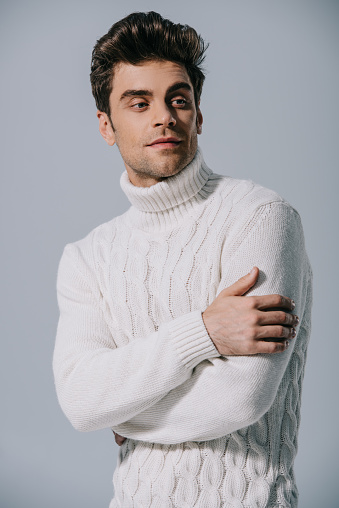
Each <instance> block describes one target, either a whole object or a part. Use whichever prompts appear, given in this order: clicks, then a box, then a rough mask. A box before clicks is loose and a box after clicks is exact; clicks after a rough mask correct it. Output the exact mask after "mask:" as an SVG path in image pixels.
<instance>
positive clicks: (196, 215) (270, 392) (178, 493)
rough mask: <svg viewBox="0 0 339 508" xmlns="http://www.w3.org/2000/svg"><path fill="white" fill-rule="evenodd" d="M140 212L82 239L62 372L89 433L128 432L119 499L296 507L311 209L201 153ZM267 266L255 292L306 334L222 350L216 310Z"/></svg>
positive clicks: (75, 413)
mask: <svg viewBox="0 0 339 508" xmlns="http://www.w3.org/2000/svg"><path fill="white" fill-rule="evenodd" d="M121 186H122V189H123V190H124V192H125V193H126V194H127V196H128V198H129V200H130V201H131V203H132V206H131V208H130V209H129V210H128V211H127V212H126V213H124V214H123V215H121V216H120V217H116V218H115V219H113V220H112V221H110V222H108V223H106V224H103V225H101V226H100V227H98V228H96V229H95V230H94V231H92V232H91V233H90V234H89V235H88V236H87V237H86V238H85V239H83V240H81V241H79V242H76V243H74V244H71V245H68V246H67V247H66V248H65V251H64V254H63V256H62V259H61V263H60V267H59V276H58V299H59V306H60V321H59V326H58V333H57V341H56V346H55V353H54V373H55V381H56V387H57V393H58V397H59V401H60V404H61V406H62V408H63V410H64V412H65V413H66V415H67V417H68V418H69V419H70V421H71V422H72V424H73V425H74V427H75V428H77V429H79V430H82V431H89V430H95V429H102V428H105V427H112V428H113V429H114V430H115V431H117V432H118V433H119V434H121V435H123V436H126V437H128V438H129V439H127V440H126V441H125V443H124V444H123V446H122V447H121V449H120V453H119V459H118V465H117V469H116V471H115V474H114V486H115V497H114V499H113V500H112V502H111V505H110V506H111V508H117V507H119V508H122V507H123V508H132V507H133V508H141V507H145V508H146V507H147V508H155V507H158V508H167V507H168V508H170V507H176V508H192V507H200V508H217V507H218V508H219V507H225V508H226V507H227V508H231V507H232V508H240V507H242V508H255V507H258V508H259V507H262V508H264V507H284V508H285V507H295V506H297V498H298V492H297V488H296V485H295V480H294V474H293V461H294V457H295V454H296V450H297V432H298V426H299V419H300V395H301V384H302V379H303V374H304V366H305V357H306V348H307V343H308V338H309V331H310V307H311V270H310V267H309V262H308V259H307V255H306V253H305V248H304V240H303V233H302V227H301V224H300V219H299V216H298V214H297V212H296V211H295V210H294V209H293V208H292V207H291V206H290V205H289V204H288V203H286V202H285V201H284V200H283V199H281V198H280V197H279V196H278V195H277V194H275V193H274V192H272V191H270V190H267V189H265V188H263V187H260V186H258V185H255V184H253V183H252V182H249V181H242V180H235V179H233V178H228V177H222V176H219V175H216V174H213V173H212V172H211V170H210V169H208V168H207V166H206V165H205V163H204V161H203V159H202V155H201V152H200V150H198V152H197V154H196V156H195V158H194V160H193V161H192V162H191V163H190V164H189V165H188V166H187V167H186V168H185V169H184V170H182V171H181V172H180V173H179V174H178V175H176V176H173V177H170V178H168V179H167V180H164V181H163V182H161V183H158V184H156V185H154V186H152V187H149V188H141V187H135V186H134V185H132V184H131V182H130V181H129V179H128V176H127V173H124V174H123V175H122V177H121ZM254 265H256V266H258V267H259V269H260V271H261V272H260V278H259V282H258V283H257V284H256V286H255V289H254V290H253V291H252V294H270V293H280V294H283V295H286V296H289V297H291V298H293V299H294V300H295V302H296V309H295V312H296V313H297V314H298V316H299V317H300V321H301V323H300V325H299V328H298V335H297V338H296V339H294V340H292V341H291V345H290V347H289V348H288V349H287V350H286V351H285V352H284V353H280V354H275V355H257V356H247V357H235V356H230V357H221V356H220V355H219V354H218V351H217V350H216V349H215V347H214V345H213V343H212V341H211V340H210V338H209V336H208V334H207V332H206V329H205V327H204V323H203V321H202V317H201V312H202V311H204V310H205V309H206V307H207V306H208V305H209V304H210V303H212V301H213V300H214V299H215V297H216V295H217V294H218V293H219V292H220V291H221V290H222V289H223V288H225V287H228V286H229V285H231V284H232V283H234V282H235V281H236V280H237V279H238V278H239V277H241V276H243V275H245V274H246V273H247V272H248V271H249V270H250V269H251V268H252V267H253V266H254Z"/></svg>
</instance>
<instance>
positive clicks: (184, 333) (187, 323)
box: [169, 310, 220, 369]
mask: <svg viewBox="0 0 339 508" xmlns="http://www.w3.org/2000/svg"><path fill="white" fill-rule="evenodd" d="M169 334H170V337H171V338H172V340H173V343H174V347H175V349H176V351H177V353H178V355H179V357H180V360H181V361H182V363H183V364H184V365H185V366H186V367H187V368H188V369H193V368H194V367H195V366H196V365H198V364H199V363H200V362H202V361H203V360H207V359H208V358H216V357H218V356H220V353H219V351H218V350H217V348H216V347H215V345H214V344H213V342H212V340H211V338H210V336H209V335H208V333H207V330H206V327H205V324H204V322H203V319H202V315H201V311H198V310H196V311H194V312H190V313H189V314H184V315H183V316H181V317H180V318H177V319H175V320H174V321H172V322H171V323H170V324H169Z"/></svg>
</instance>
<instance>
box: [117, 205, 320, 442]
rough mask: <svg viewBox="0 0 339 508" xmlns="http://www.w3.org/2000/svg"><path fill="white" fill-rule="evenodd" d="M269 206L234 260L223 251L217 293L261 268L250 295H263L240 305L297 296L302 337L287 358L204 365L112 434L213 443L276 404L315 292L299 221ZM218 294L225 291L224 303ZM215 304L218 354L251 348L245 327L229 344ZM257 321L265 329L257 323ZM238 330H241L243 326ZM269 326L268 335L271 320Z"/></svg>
mask: <svg viewBox="0 0 339 508" xmlns="http://www.w3.org/2000/svg"><path fill="white" fill-rule="evenodd" d="M266 208H269V210H267V209H266V210H263V214H262V216H263V218H262V219H260V220H259V221H258V223H257V224H256V226H255V227H254V228H253V229H252V230H251V232H250V233H249V235H248V236H247V238H246V239H245V241H243V243H242V244H241V245H240V247H239V249H238V250H237V252H236V253H235V255H234V256H233V257H232V259H229V258H228V255H227V254H226V253H224V257H223V274H222V275H223V276H222V280H221V283H220V287H219V291H221V290H222V289H223V288H224V287H225V286H227V285H229V284H230V283H232V282H233V281H234V279H235V278H237V277H238V276H239V274H240V273H241V271H242V270H244V269H248V265H250V266H251V265H252V266H253V265H257V266H259V267H260V269H261V274H260V277H259V281H258V282H259V283H258V285H257V286H256V288H255V290H254V291H252V292H251V294H252V295H253V296H254V295H258V296H256V297H254V298H251V297H249V298H247V297H246V298H242V300H244V301H245V302H246V303H247V304H248V305H249V307H253V306H255V305H256V304H258V302H260V298H261V297H260V296H259V295H263V294H267V293H277V294H283V295H286V296H289V297H293V299H294V300H295V302H296V307H295V311H296V312H297V313H298V315H299V316H300V317H301V323H300V326H299V329H298V336H297V337H296V338H295V339H294V340H292V341H291V343H290V346H289V348H287V350H286V351H285V352H283V353H282V354H278V355H266V354H263V355H258V356H242V357H241V356H227V357H219V358H214V359H212V360H211V361H209V362H207V361H204V362H201V363H200V364H199V365H197V367H196V368H195V369H194V372H193V374H192V376H191V377H190V378H189V379H188V380H186V381H185V382H184V383H183V384H182V385H181V386H179V387H177V388H176V389H174V390H172V391H171V392H170V393H169V394H168V395H166V397H164V398H162V399H161V400H160V401H159V402H157V403H156V404H154V405H153V406H152V407H150V408H149V409H148V410H146V411H144V412H143V413H141V414H139V415H137V416H136V417H135V418H134V419H132V420H131V421H129V422H126V423H125V424H123V425H120V426H118V427H116V428H115V429H114V430H115V431H116V432H118V433H119V434H120V435H122V436H127V437H131V438H133V439H140V440H144V441H150V442H156V443H164V444H175V443H180V442H185V441H204V440H209V439H215V438H218V437H221V436H224V435H226V434H229V433H231V432H234V431H236V430H238V429H240V428H243V427H246V426H247V425H250V424H252V423H254V422H255V421H257V420H258V419H259V418H260V417H261V416H262V415H263V414H264V413H265V412H267V411H268V409H269V408H270V406H271V405H272V403H273V401H274V399H275V396H276V393H277V390H278V387H279V384H280V382H281V379H282V377H283V375H284V372H285V370H286V367H287V365H288V362H289V360H290V357H291V354H292V352H293V348H294V345H295V342H296V341H307V335H308V325H309V323H308V322H305V320H306V319H308V317H304V309H305V305H306V299H307V298H308V297H309V295H307V293H308V292H309V291H310V268H309V263H308V259H307V256H306V253H305V248H304V241H303V232H302V228H301V224H300V220H299V216H298V215H297V214H296V212H295V211H294V210H293V209H291V207H289V206H288V205H286V204H283V203H280V204H271V205H267V207H266ZM258 246H260V249H258ZM220 296H222V293H221V294H220V295H219V297H218V298H219V299H220ZM212 305H213V304H212ZM308 305H309V304H308ZM214 306H215V305H214ZM218 306H219V309H218V312H217V313H216V314H217V315H216V319H215V321H214V322H213V320H211V321H210V316H208V321H209V322H210V323H212V325H210V328H211V333H212V334H213V335H214V337H215V341H216V344H217V343H219V344H220V350H221V351H222V350H224V349H223V348H225V351H227V348H229V344H230V343H231V344H233V345H234V347H237V344H238V343H239V341H240V342H242V340H243V339H245V342H244V343H246V340H247V339H246V330H244V329H243V332H242V333H243V334H245V337H244V335H243V336H242V337H241V336H239V337H236V336H235V335H234V337H235V339H236V340H235V341H233V340H232V339H231V340H230V337H229V332H230V329H229V326H231V325H230V323H229V322H228V318H227V317H224V318H223V317H222V309H223V304H222V302H221V303H220V302H218ZM211 308H212V306H210V308H209V309H207V310H206V312H205V313H204V315H205V316H206V314H207V315H208V310H210V311H211ZM307 316H308V313H307ZM254 323H255V326H256V327H258V329H260V320H259V321H258V320H257V321H255V322H254ZM238 326H239V328H241V327H242V324H241V323H239V325H238ZM265 326H267V328H268V329H269V327H270V326H271V325H270V321H266V324H265V325H264V328H265ZM261 328H263V327H262V326H261ZM247 338H251V337H247ZM232 347H233V346H232Z"/></svg>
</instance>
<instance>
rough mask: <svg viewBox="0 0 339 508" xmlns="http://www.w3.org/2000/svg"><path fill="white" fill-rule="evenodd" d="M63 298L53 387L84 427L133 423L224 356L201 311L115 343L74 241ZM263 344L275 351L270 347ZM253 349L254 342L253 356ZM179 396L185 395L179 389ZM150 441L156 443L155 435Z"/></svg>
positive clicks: (62, 279)
mask: <svg viewBox="0 0 339 508" xmlns="http://www.w3.org/2000/svg"><path fill="white" fill-rule="evenodd" d="M267 298H269V297H267ZM58 299H59V306H60V320H59V326H58V333H57V340H56V346H55V353H54V373H55V381H56V388H57V393H58V397H59V401H60V404H61V406H62V408H63V410H64V412H65V413H66V415H67V416H68V418H69V419H70V421H71V422H72V424H73V425H74V427H75V428H77V429H79V430H95V429H100V428H105V427H114V428H115V427H118V426H119V425H120V424H123V423H124V422H131V423H132V427H131V428H133V418H134V417H136V416H137V415H138V414H142V413H144V412H145V411H147V410H148V409H149V408H151V407H152V406H154V405H155V404H157V403H158V402H159V401H160V400H161V399H163V398H164V397H165V396H166V395H167V394H169V393H170V392H172V391H173V390H175V389H176V388H178V387H180V386H181V385H182V386H183V393H184V392H185V391H186V390H187V386H188V385H187V386H186V385H185V383H186V382H187V381H188V380H189V379H190V378H191V377H193V374H194V373H195V368H196V367H197V366H198V365H200V366H201V367H202V369H203V370H204V368H205V367H206V364H208V365H210V366H211V367H213V364H212V363H211V361H213V358H214V359H217V358H218V357H219V356H220V354H219V352H218V350H217V349H216V348H215V346H214V344H213V343H212V341H211V339H210V337H209V335H208V333H207V331H206V328H205V326H204V323H203V320H202V317H201V312H200V311H195V312H192V313H189V314H187V315H184V316H181V317H179V318H177V319H175V320H173V321H171V322H170V323H165V324H163V325H161V326H160V327H159V329H158V331H157V332H155V333H153V334H151V335H150V336H149V337H146V338H140V339H137V340H133V341H132V342H130V343H129V344H127V345H124V346H122V347H116V341H117V337H114V336H113V334H112V331H111V329H110V327H109V325H108V323H107V320H106V319H105V317H104V310H103V308H102V305H104V304H105V303H104V302H103V298H102V295H101V292H100V288H99V286H98V282H97V278H96V276H95V273H94V270H93V269H90V268H89V267H88V263H87V262H85V261H84V259H83V256H82V255H81V253H80V252H79V250H78V247H76V246H69V247H68V248H66V250H65V252H64V255H63V257H62V260H61V263H60V269H59V277H58ZM241 300H242V299H241ZM243 305H244V306H246V302H244V303H243ZM272 306H274V302H273V301H272ZM226 312H227V309H226ZM260 328H261V327H259V330H260ZM259 330H258V334H260V331H259ZM252 342H253V343H254V344H255V343H256V339H255V338H254V339H253V340H252ZM262 345H264V346H265V347H267V352H270V351H272V347H271V344H269V343H267V346H266V344H264V343H262ZM275 347H276V348H278V347H279V346H275ZM260 351H262V346H261V348H260ZM255 352H258V351H256V350H255V348H253V347H252V348H251V351H248V354H251V353H252V354H253V353H255ZM205 360H208V361H206V362H205ZM221 361H224V360H221ZM196 379H197V377H196V375H195V376H194V382H195V380H196ZM177 395H178V398H179V399H180V398H181V393H180V390H179V391H178V393H177ZM192 395H194V394H192ZM165 411H167V410H165ZM147 419H148V417H147V415H146V422H147ZM142 426H143V424H142ZM145 438H146V436H145ZM148 440H150V441H152V440H153V438H152V434H150V435H149V436H148Z"/></svg>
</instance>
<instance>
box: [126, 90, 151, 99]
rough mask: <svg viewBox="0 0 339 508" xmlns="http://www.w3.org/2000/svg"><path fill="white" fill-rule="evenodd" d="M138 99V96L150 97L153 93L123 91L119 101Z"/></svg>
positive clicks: (148, 91) (146, 91) (149, 91)
mask: <svg viewBox="0 0 339 508" xmlns="http://www.w3.org/2000/svg"><path fill="white" fill-rule="evenodd" d="M135 96H137V97H139V96H148V97H152V96H153V92H151V90H125V91H124V93H122V94H121V96H120V100H121V101H122V100H123V99H125V98H126V97H135Z"/></svg>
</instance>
